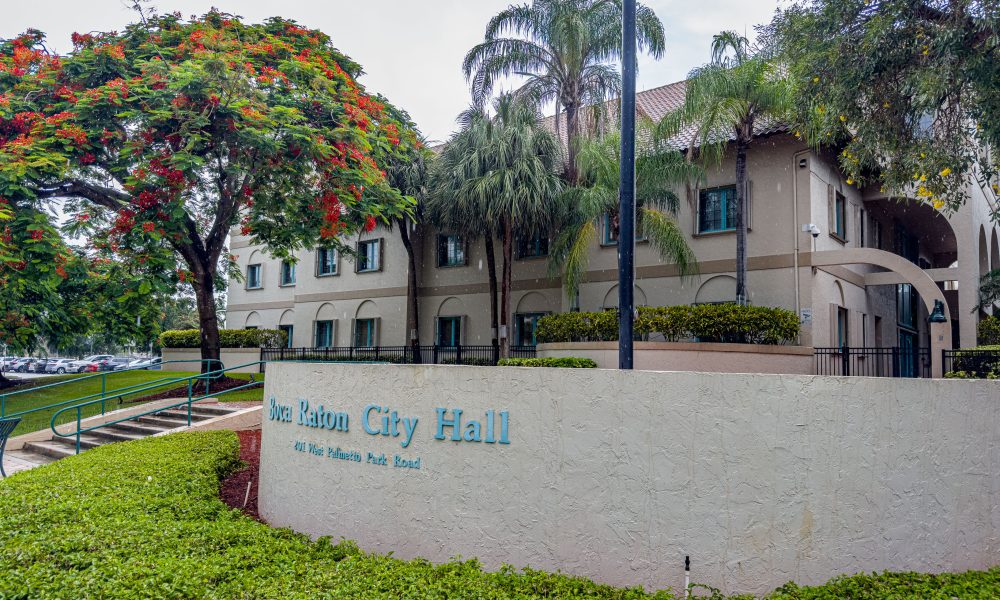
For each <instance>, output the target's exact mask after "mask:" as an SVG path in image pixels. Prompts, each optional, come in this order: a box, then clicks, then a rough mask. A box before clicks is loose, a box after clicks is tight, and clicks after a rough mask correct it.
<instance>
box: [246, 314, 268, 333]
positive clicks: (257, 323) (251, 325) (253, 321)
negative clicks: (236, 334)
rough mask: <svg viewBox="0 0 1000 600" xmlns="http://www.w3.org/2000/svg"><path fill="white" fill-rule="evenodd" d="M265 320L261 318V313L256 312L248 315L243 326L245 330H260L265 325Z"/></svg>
mask: <svg viewBox="0 0 1000 600" xmlns="http://www.w3.org/2000/svg"><path fill="white" fill-rule="evenodd" d="M263 322H264V321H263V319H261V318H260V313H258V312H256V311H254V312H251V313H250V314H248V315H247V319H246V322H245V323H244V324H243V329H260V328H261V326H262V324H263Z"/></svg>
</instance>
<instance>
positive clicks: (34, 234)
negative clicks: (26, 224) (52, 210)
mask: <svg viewBox="0 0 1000 600" xmlns="http://www.w3.org/2000/svg"><path fill="white" fill-rule="evenodd" d="M28 233H29V234H30V235H31V239H33V240H40V239H42V238H43V237H44V236H45V232H44V231H42V230H41V229H29V230H28Z"/></svg>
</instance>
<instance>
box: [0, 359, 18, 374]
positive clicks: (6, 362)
mask: <svg viewBox="0 0 1000 600" xmlns="http://www.w3.org/2000/svg"><path fill="white" fill-rule="evenodd" d="M17 360H18V357H16V356H4V357H0V371H11V370H13V369H12V366H13V364H14V363H15V362H17Z"/></svg>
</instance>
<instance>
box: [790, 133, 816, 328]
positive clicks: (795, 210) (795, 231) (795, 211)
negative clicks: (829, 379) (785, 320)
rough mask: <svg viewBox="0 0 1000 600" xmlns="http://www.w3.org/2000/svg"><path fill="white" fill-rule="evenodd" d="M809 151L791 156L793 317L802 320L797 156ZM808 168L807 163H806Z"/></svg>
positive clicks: (801, 151) (802, 151)
mask: <svg viewBox="0 0 1000 600" xmlns="http://www.w3.org/2000/svg"><path fill="white" fill-rule="evenodd" d="M810 152H811V151H810V150H799V151H798V152H796V153H795V154H793V155H792V219H793V220H794V224H793V226H792V235H793V236H795V245H794V247H795V252H794V253H793V258H792V260H793V264H794V269H795V315H796V316H797V317H798V318H799V321H800V322H801V320H802V291H801V284H800V282H799V228H800V227H801V225H802V224H801V223H799V185H798V184H799V171H798V168H799V156H801V155H806V154H810ZM806 166H807V167H808V166H809V165H808V163H806ZM795 343H796V344H801V343H802V331H801V328H800V330H799V335H798V339H796V342H795Z"/></svg>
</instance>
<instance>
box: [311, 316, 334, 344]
mask: <svg viewBox="0 0 1000 600" xmlns="http://www.w3.org/2000/svg"><path fill="white" fill-rule="evenodd" d="M313 345H314V346H315V347H317V348H330V347H331V346H333V321H316V339H315V343H314V344H313Z"/></svg>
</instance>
